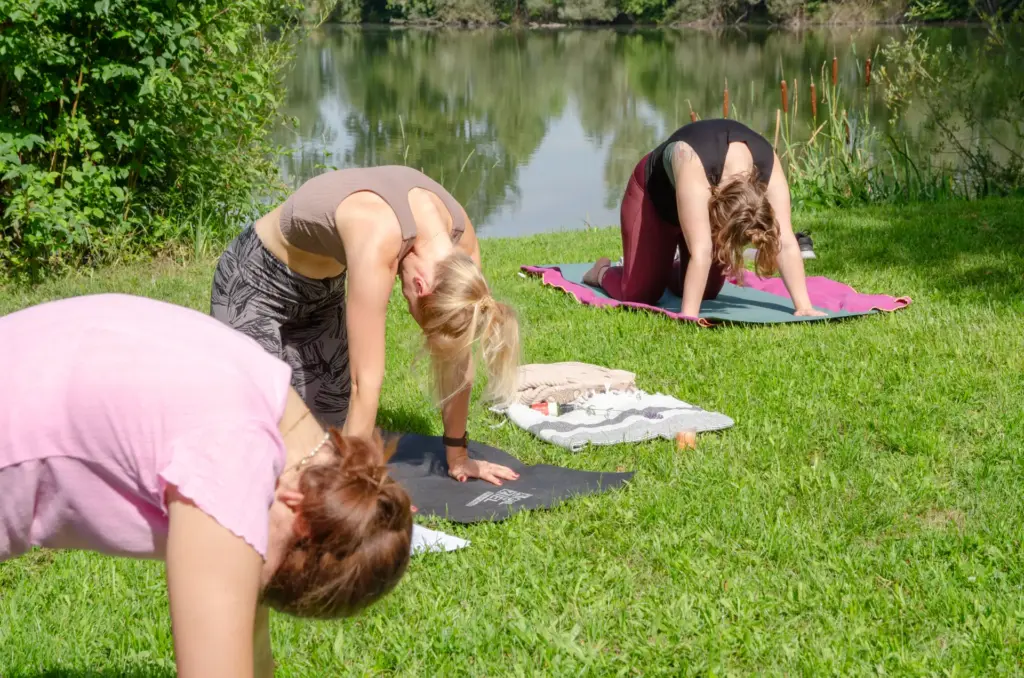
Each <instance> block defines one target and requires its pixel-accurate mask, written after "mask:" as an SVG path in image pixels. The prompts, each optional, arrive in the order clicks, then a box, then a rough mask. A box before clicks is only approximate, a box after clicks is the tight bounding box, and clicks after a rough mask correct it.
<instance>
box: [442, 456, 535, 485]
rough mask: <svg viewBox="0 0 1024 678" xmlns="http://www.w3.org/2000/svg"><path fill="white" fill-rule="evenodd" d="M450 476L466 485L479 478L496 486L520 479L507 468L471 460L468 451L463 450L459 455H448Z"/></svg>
mask: <svg viewBox="0 0 1024 678" xmlns="http://www.w3.org/2000/svg"><path fill="white" fill-rule="evenodd" d="M448 475H450V476H451V477H452V478H455V480H457V481H459V482H460V483H464V482H466V481H467V480H469V479H470V478H479V479H480V480H486V481H487V482H489V483H493V484H494V485H501V481H502V480H518V479H519V474H518V473H516V472H515V471H513V470H512V469H510V468H508V467H507V466H502V465H500V464H492V463H491V462H489V461H480V460H477V459H470V458H469V456H467V455H466V451H465V450H463V449H461V448H460V449H459V454H457V455H453V454H451V453H449V454H448Z"/></svg>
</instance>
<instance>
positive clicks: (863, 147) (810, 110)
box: [690, 45, 988, 209]
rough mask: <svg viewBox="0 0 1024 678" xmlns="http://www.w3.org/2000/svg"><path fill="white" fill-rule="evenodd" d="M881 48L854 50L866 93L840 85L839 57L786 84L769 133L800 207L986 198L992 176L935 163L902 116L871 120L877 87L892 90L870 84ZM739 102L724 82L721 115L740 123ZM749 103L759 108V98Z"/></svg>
mask: <svg viewBox="0 0 1024 678" xmlns="http://www.w3.org/2000/svg"><path fill="white" fill-rule="evenodd" d="M880 49H881V48H876V49H875V52H874V53H873V55H872V56H869V57H867V58H865V59H861V58H860V57H859V56H858V54H857V50H856V46H855V45H852V46H851V48H850V54H849V57H848V58H850V59H852V60H853V61H854V62H855V63H856V67H857V71H858V72H859V73H861V74H863V77H862V78H860V79H858V81H857V82H858V83H859V84H860V87H862V88H863V90H862V91H860V92H857V91H852V92H851V91H847V90H846V89H845V88H844V86H843V84H842V83H841V81H840V78H839V76H838V74H839V66H840V57H839V56H838V55H835V56H833V58H832V60H831V62H823V63H822V65H821V67H820V69H819V71H818V72H817V73H815V72H813V71H811V72H808V73H807V74H806V78H801V77H793V78H792V79H791V80H789V79H787V78H785V77H784V78H783V79H782V80H781V81H780V83H779V95H780V98H779V104H778V106H777V108H776V117H775V125H774V129H773V130H766V131H765V132H766V136H768V137H769V140H770V141H771V142H772V145H773V147H774V148H775V150H776V153H777V154H778V156H779V159H780V160H781V161H782V163H783V166H784V168H785V171H786V176H787V180H788V182H789V185H790V191H791V194H792V198H793V206H794V208H796V209H800V208H817V207H833V206H838V207H848V206H853V205H864V204H870V203H888V204H893V203H896V204H906V203H916V202H933V201H938V200H948V199H965V200H970V199H976V198H979V197H983V196H984V195H986V194H987V192H988V191H987V190H986V189H987V186H986V177H984V176H981V175H980V173H978V172H976V171H973V170H972V169H971V168H969V167H966V168H965V167H964V166H963V164H962V163H958V162H957V158H956V157H954V159H953V160H952V161H951V162H950V161H947V162H941V161H937V160H935V159H934V157H933V156H931V155H930V153H929V149H927V148H923V147H921V146H919V145H918V144H917V142H916V141H915V140H914V139H912V137H911V135H910V134H909V133H908V132H906V131H904V126H903V125H902V122H903V121H902V120H901V119H900V117H899V116H900V114H899V113H898V112H895V111H890V114H891V115H892V117H893V119H891V120H890V121H889V128H888V130H887V131H885V132H883V131H882V129H881V128H880V126H878V125H876V124H875V123H874V122H873V121H872V119H871V107H870V106H869V103H870V101H871V96H870V93H871V89H872V88H880V87H885V86H886V85H885V83H882V82H879V81H878V78H877V77H875V80H874V82H872V77H873V74H872V69H873V66H874V64H875V63H877V61H878V56H879V51H880ZM858 95H859V96H858ZM737 98H738V97H736V96H735V93H734V94H733V97H732V100H731V101H730V92H729V83H728V81H726V82H725V86H724V89H723V108H722V114H723V116H725V117H730V118H734V119H739V120H741V121H742V110H741V106H740V105H738V104H737ZM802 102H805V103H802ZM759 104H760V105H763V104H761V103H760V102H759ZM750 105H751V107H752V108H753V106H754V105H755V102H754V101H753V95H752V96H751V101H750ZM801 106H803V107H804V108H803V110H801ZM690 119H691V120H698V119H700V115H699V113H697V112H696V111H693V110H692V109H691V111H690ZM922 149H923V150H922Z"/></svg>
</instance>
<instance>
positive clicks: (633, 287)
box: [601, 156, 725, 304]
mask: <svg viewBox="0 0 1024 678" xmlns="http://www.w3.org/2000/svg"><path fill="white" fill-rule="evenodd" d="M646 164H647V156H644V157H643V159H642V160H641V161H640V163H639V164H638V165H637V166H636V169H634V170H633V176H631V177H630V178H629V183H628V184H626V193H625V195H623V196H622V210H621V213H620V220H621V227H622V253H623V263H624V266H612V267H611V268H609V269H608V270H607V271H605V274H604V278H602V279H601V287H602V288H604V291H605V292H607V293H608V296H610V297H612V298H613V299H618V300H619V301H634V302H639V303H643V304H653V303H655V302H657V301H658V299H660V298H661V295H662V294H663V293H664V292H665V288H666V287H667V288H668V289H670V290H671V291H672V293H673V294H676V295H677V296H680V297H681V296H683V280H685V276H686V266H687V264H689V263H690V251H689V250H687V249H686V241H685V240H684V239H683V231H682V229H680V227H678V226H673V225H671V224H669V223H668V222H666V221H664V220H663V219H662V218H661V217H660V216H659V215H658V212H657V210H656V209H655V208H654V203H653V202H652V201H651V200H650V198H648V197H647V193H646V191H645V190H644V166H645V165H646ZM677 249H678V250H679V262H678V263H673V261H674V259H675V255H676V250H677ZM724 284H725V272H724V271H723V269H722V267H721V265H720V264H718V263H713V264H711V270H710V271H709V272H708V282H707V285H706V286H705V287H704V298H705V299H714V298H715V297H717V296H718V293H719V292H721V291H722V285H724Z"/></svg>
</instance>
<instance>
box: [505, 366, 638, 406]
mask: <svg viewBox="0 0 1024 678" xmlns="http://www.w3.org/2000/svg"><path fill="white" fill-rule="evenodd" d="M606 387H607V388H608V389H612V390H617V391H631V390H633V389H635V388H636V375H635V374H633V373H632V372H627V371H625V370H612V369H609V368H607V367H601V366H600V365H591V364H589V363H577V362H564V363H547V364H532V365H521V366H520V367H519V388H518V391H517V392H516V397H515V402H517V403H519V404H521V405H532V404H533V403H537V402H541V401H547V400H551V401H554V402H556V403H559V404H562V405H564V404H565V403H571V402H572V401H574V400H576V399H577V398H579V397H580V396H582V395H584V394H586V393H589V392H591V391H604V390H605V388H606Z"/></svg>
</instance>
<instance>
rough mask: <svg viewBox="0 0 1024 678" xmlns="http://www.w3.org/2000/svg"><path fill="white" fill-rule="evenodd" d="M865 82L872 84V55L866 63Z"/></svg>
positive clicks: (867, 84)
mask: <svg viewBox="0 0 1024 678" xmlns="http://www.w3.org/2000/svg"><path fill="white" fill-rule="evenodd" d="M864 84H865V85H866V86H868V87H870V86H871V57H868V60H867V61H866V62H865V63H864Z"/></svg>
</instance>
